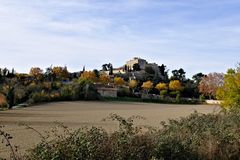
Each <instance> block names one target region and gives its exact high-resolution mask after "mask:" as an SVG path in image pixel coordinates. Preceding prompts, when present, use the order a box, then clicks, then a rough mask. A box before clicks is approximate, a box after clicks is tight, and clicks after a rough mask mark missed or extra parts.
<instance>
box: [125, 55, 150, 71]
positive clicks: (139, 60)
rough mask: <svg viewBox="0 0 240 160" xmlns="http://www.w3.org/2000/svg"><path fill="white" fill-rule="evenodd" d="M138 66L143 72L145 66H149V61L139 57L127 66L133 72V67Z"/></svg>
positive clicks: (130, 61)
mask: <svg viewBox="0 0 240 160" xmlns="http://www.w3.org/2000/svg"><path fill="white" fill-rule="evenodd" d="M134 64H138V65H139V67H140V69H141V70H144V69H145V66H146V64H147V61H146V60H145V59H141V58H138V57H134V58H133V59H131V60H129V61H127V63H126V66H127V67H128V69H130V70H133V65H134Z"/></svg>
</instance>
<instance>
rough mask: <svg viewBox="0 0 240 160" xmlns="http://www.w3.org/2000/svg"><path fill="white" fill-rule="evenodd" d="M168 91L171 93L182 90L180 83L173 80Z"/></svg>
mask: <svg viewBox="0 0 240 160" xmlns="http://www.w3.org/2000/svg"><path fill="white" fill-rule="evenodd" d="M169 89H170V90H172V91H180V90H181V89H182V85H181V82H180V81H179V80H173V81H171V82H170V83H169Z"/></svg>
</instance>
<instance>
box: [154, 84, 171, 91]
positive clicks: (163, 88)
mask: <svg viewBox="0 0 240 160" xmlns="http://www.w3.org/2000/svg"><path fill="white" fill-rule="evenodd" d="M155 88H156V89H157V90H159V91H162V90H167V89H168V87H167V84H166V83H158V84H157V85H156V87H155Z"/></svg>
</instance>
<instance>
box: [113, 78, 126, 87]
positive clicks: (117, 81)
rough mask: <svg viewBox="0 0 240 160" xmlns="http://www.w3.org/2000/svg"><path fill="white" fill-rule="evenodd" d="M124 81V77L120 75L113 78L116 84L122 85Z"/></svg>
mask: <svg viewBox="0 0 240 160" xmlns="http://www.w3.org/2000/svg"><path fill="white" fill-rule="evenodd" d="M124 83H125V81H124V79H123V78H121V77H115V78H114V84H115V85H117V86H122V85H123V84H124Z"/></svg>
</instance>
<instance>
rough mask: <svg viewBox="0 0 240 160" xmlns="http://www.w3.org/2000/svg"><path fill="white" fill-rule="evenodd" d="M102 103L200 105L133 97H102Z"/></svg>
mask: <svg viewBox="0 0 240 160" xmlns="http://www.w3.org/2000/svg"><path fill="white" fill-rule="evenodd" d="M101 100H102V101H120V102H144V103H162V104H201V103H200V102H199V101H198V100H184V99H180V100H178V101H177V100H173V99H171V100H170V99H169V100H168V99H142V98H135V97H117V98H113V97H103V98H101Z"/></svg>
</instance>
